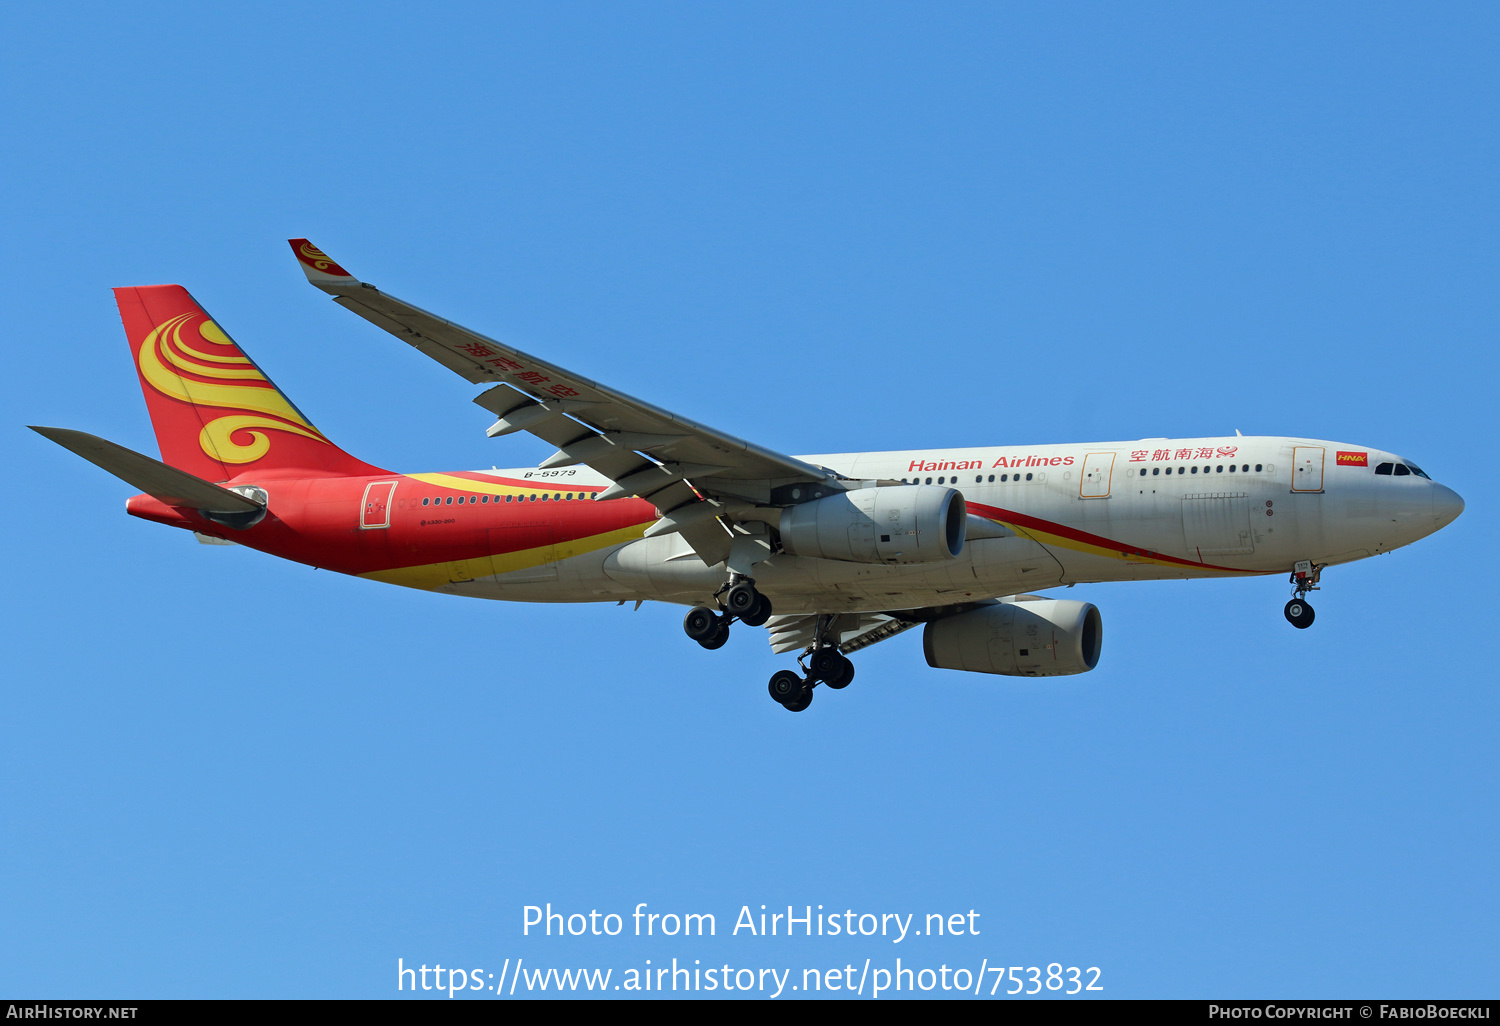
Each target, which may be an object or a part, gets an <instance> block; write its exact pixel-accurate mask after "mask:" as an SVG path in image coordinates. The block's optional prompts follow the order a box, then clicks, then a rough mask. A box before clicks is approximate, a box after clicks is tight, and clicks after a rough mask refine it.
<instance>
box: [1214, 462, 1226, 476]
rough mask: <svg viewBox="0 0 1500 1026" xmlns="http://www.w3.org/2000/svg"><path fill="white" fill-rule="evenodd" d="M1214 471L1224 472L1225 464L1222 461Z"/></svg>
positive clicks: (1216, 472)
mask: <svg viewBox="0 0 1500 1026" xmlns="http://www.w3.org/2000/svg"><path fill="white" fill-rule="evenodd" d="M1214 473H1215V474H1222V473H1224V465H1223V464H1222V463H1221V464H1219V466H1218V467H1217V468H1216V469H1215V470H1214Z"/></svg>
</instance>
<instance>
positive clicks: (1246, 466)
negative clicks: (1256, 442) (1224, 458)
mask: <svg viewBox="0 0 1500 1026" xmlns="http://www.w3.org/2000/svg"><path fill="white" fill-rule="evenodd" d="M1240 473H1242V474H1248V473H1250V464H1248V463H1246V464H1243V465H1242V466H1241V467H1240Z"/></svg>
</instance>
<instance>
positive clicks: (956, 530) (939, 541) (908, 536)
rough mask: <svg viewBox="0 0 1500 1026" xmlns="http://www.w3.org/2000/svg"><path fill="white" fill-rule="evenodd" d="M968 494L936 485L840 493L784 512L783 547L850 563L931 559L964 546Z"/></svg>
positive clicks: (949, 554) (952, 553) (953, 554)
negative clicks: (966, 497) (965, 498)
mask: <svg viewBox="0 0 1500 1026" xmlns="http://www.w3.org/2000/svg"><path fill="white" fill-rule="evenodd" d="M968 520H969V513H968V508H967V506H965V504H964V497H963V496H962V495H961V494H959V493H958V492H957V491H955V490H954V489H952V488H941V487H937V486H934V485H885V486H877V487H875V488H858V489H855V490H854V491H850V492H840V493H839V494H837V495H830V496H828V497H827V498H825V499H818V500H816V501H814V502H804V503H803V504H802V505H800V506H791V507H788V508H787V509H785V510H783V511H782V514H781V528H780V530H781V546H782V548H784V549H786V551H787V552H789V553H791V554H792V555H794V556H816V557H819V558H822V559H842V560H845V561H847V562H850V563H931V562H936V561H938V560H943V559H953V558H955V557H956V556H958V554H959V553H961V552H963V550H964V532H965V530H966V529H967V526H968Z"/></svg>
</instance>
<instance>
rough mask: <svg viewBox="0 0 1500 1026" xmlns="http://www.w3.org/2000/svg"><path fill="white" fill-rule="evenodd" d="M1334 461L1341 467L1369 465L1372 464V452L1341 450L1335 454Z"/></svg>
mask: <svg viewBox="0 0 1500 1026" xmlns="http://www.w3.org/2000/svg"><path fill="white" fill-rule="evenodd" d="M1333 461H1334V463H1336V464H1337V465H1338V466H1341V467H1368V466H1369V465H1370V454H1369V453H1367V452H1339V453H1337V454H1336V455H1335V456H1334V460H1333Z"/></svg>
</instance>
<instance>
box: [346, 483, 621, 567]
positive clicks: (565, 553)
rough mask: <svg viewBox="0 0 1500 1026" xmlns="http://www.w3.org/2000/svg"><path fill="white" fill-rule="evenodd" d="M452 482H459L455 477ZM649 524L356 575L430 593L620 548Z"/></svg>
mask: <svg viewBox="0 0 1500 1026" xmlns="http://www.w3.org/2000/svg"><path fill="white" fill-rule="evenodd" d="M410 476H412V477H423V478H427V477H442V476H443V475H441V474H423V475H417V474H412V475H410ZM455 480H462V479H461V478H456V479H455ZM427 483H428V484H438V483H439V482H436V481H428V482H427ZM491 494H497V493H491ZM650 524H651V521H646V522H644V523H640V524H633V525H631V526H630V527H621V528H619V529H617V530H614V531H606V532H604V533H603V534H594V535H589V536H588V537H586V538H570V539H568V540H567V541H560V542H556V543H554V544H552V545H538V546H536V547H534V548H530V549H517V550H516V551H514V552H497V553H494V554H492V555H488V556H479V557H477V558H475V559H455V560H449V561H447V562H443V563H426V564H423V565H421V566H401V567H395V568H393V569H391V570H372V571H371V572H369V573H365V574H360V575H359V576H361V577H367V578H369V579H370V580H372V581H383V582H384V583H386V584H399V585H401V586H402V587H404V588H425V589H427V590H429V591H430V590H432V589H434V588H441V587H442V586H444V585H446V584H452V583H453V582H454V581H461V580H469V581H472V580H476V579H478V578H481V577H493V576H495V575H496V574H508V573H512V572H514V571H516V570H527V569H530V568H531V567H534V566H541V565H543V564H544V563H557V562H561V561H562V560H564V559H569V558H571V557H573V556H581V555H583V554H584V553H587V552H596V551H598V550H599V549H604V548H608V547H610V546H611V545H622V544H624V543H625V542H628V541H635V540H636V539H637V538H639V537H641V536H642V535H644V534H645V533H646V528H647V527H648V526H650Z"/></svg>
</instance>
